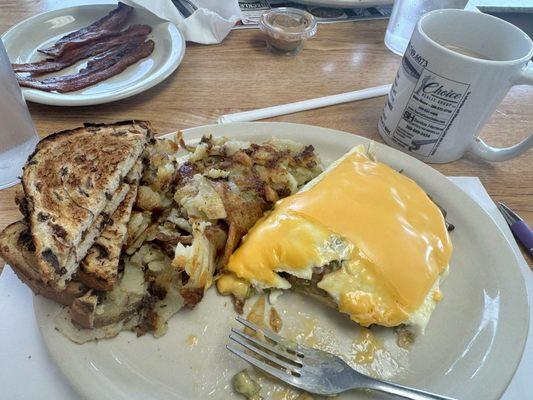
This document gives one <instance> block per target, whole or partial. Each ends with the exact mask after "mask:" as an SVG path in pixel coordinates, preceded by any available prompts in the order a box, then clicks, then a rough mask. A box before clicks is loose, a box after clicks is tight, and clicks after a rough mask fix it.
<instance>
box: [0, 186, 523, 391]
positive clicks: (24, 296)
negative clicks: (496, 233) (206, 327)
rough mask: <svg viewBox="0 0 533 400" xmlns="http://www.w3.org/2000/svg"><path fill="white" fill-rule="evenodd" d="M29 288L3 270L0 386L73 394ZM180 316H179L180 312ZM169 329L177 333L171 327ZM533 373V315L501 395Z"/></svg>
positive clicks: (483, 201)
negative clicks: (53, 356) (45, 337)
mask: <svg viewBox="0 0 533 400" xmlns="http://www.w3.org/2000/svg"><path fill="white" fill-rule="evenodd" d="M450 179H451V180H452V181H453V182H454V183H455V184H457V185H458V186H459V187H460V188H461V189H463V190H464V191H465V192H466V193H467V194H468V195H470V196H471V197H472V198H473V199H474V200H476V202H478V203H479V205H480V206H481V207H483V208H484V209H485V210H486V211H487V212H488V213H489V215H490V216H491V217H492V218H493V219H494V222H496V224H498V226H499V227H500V228H501V229H502V231H503V232H504V233H505V235H506V236H507V238H508V239H509V240H510V242H511V246H512V247H513V250H514V251H515V254H516V255H517V257H518V259H519V261H520V268H521V270H522V273H523V274H524V277H525V279H526V285H527V288H528V296H529V299H530V304H533V295H532V293H533V273H532V272H531V271H530V269H529V267H528V265H527V263H526V261H525V260H524V258H523V257H522V254H521V253H520V251H519V249H518V246H517V244H516V242H515V241H514V239H513V236H512V234H511V231H510V230H509V228H508V227H507V224H506V223H505V221H504V219H503V217H502V216H501V214H500V213H499V212H498V210H497V208H496V205H495V204H494V202H493V201H492V200H491V198H490V197H489V195H488V194H487V192H486V191H485V188H484V187H483V185H482V184H481V182H480V181H479V179H478V178H472V177H451V178H450ZM32 300H33V299H32V294H31V291H30V289H28V288H27V287H26V286H25V285H23V284H22V283H20V281H19V280H18V279H17V277H16V276H15V274H14V273H13V272H12V271H11V268H9V267H6V268H5V270H4V272H3V273H2V275H1V276H0V321H2V323H1V324H0V388H1V394H0V398H2V399H4V398H5V399H16V400H26V399H27V400H34V399H54V400H74V399H81V397H80V396H79V395H78V394H77V393H76V392H74V390H73V389H72V388H71V386H70V384H69V383H68V381H67V380H66V379H65V378H64V377H63V375H62V374H61V372H60V371H59V369H58V367H56V365H55V363H54V361H53V360H52V359H51V357H50V354H49V353H48V351H47V349H46V347H45V345H44V343H43V340H42V338H41V335H40V333H39V328H38V327H37V323H36V321H35V317H34V312H33V303H32ZM175 318H179V315H177V316H176V317H175ZM169 334H172V333H171V332H169ZM532 376H533V319H532V318H531V316H530V321H529V337H528V341H527V343H526V348H525V349H524V355H523V357H522V361H521V362H520V366H519V367H518V370H517V372H516V374H515V376H514V378H513V380H512V381H511V384H510V385H509V387H508V388H507V390H506V391H505V394H504V395H503V397H502V400H524V399H527V398H530V396H531V377H532Z"/></svg>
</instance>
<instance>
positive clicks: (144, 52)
mask: <svg viewBox="0 0 533 400" xmlns="http://www.w3.org/2000/svg"><path fill="white" fill-rule="evenodd" d="M153 50H154V42H153V41H151V40H148V41H147V42H144V43H143V39H140V40H139V39H137V40H131V41H129V42H128V43H124V44H122V45H119V46H117V47H114V48H112V49H110V50H108V51H106V52H104V53H102V54H99V55H97V56H95V57H94V58H92V59H91V60H90V61H89V62H88V63H87V67H85V68H83V69H82V70H80V71H79V72H78V73H76V74H72V75H65V76H55V77H52V78H45V79H42V80H38V79H34V78H29V77H27V78H23V77H20V76H18V77H17V79H18V82H19V84H20V86H25V87H29V88H34V89H39V90H45V91H48V92H51V91H54V90H55V91H58V92H60V93H65V92H73V91H75V90H80V89H83V88H86V87H87V86H91V85H94V84H95V83H98V82H101V81H103V80H106V79H108V78H110V77H112V76H114V75H117V74H119V73H121V72H122V71H124V70H125V69H126V68H127V67H129V66H130V65H132V64H135V63H136V62H137V61H139V60H141V59H143V58H145V57H148V56H149V55H150V54H151V53H152V51H153Z"/></svg>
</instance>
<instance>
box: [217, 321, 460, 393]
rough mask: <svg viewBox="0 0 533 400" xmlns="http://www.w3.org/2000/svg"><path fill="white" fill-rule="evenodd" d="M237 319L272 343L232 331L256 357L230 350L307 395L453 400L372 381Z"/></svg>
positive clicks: (318, 353) (329, 357) (336, 361)
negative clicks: (370, 393) (357, 392)
mask: <svg viewBox="0 0 533 400" xmlns="http://www.w3.org/2000/svg"><path fill="white" fill-rule="evenodd" d="M236 319H237V321H238V322H240V323H241V324H243V325H244V326H246V327H247V328H250V329H252V330H253V331H255V332H260V334H261V333H262V334H263V335H264V336H265V338H267V339H268V340H269V341H266V340H265V341H262V340H259V339H257V338H255V337H253V336H250V335H248V334H246V333H245V332H243V331H240V330H238V329H234V328H232V329H231V332H232V333H231V334H230V336H229V338H230V339H231V340H233V341H234V342H236V343H238V344H240V345H241V346H243V347H244V348H246V349H248V350H249V351H250V352H251V353H253V354H254V355H251V354H250V353H248V352H245V351H243V350H242V349H241V348H239V347H237V346H235V345H233V344H229V345H227V346H226V347H227V349H228V350H229V351H231V352H232V353H233V354H235V355H237V356H239V357H241V358H242V359H243V360H245V361H248V362H249V363H250V364H252V365H254V366H256V367H257V368H259V369H260V370H262V371H264V372H266V373H268V374H270V375H272V376H274V377H276V378H278V379H280V380H282V381H283V382H286V383H288V384H289V385H292V386H295V387H297V388H299V389H302V390H305V391H306V392H310V393H315V394H319V395H324V396H331V395H335V394H338V393H342V392H345V391H347V390H350V389H371V390H377V391H379V392H384V393H389V394H393V395H396V396H400V397H403V398H406V399H413V400H453V399H452V398H450V397H445V396H439V395H437V394H433V393H429V392H425V391H423V390H418V389H413V388H409V387H406V386H402V385H397V384H395V383H391V382H386V381H382V380H379V379H375V378H371V377H369V376H366V375H363V374H361V373H360V372H357V371H356V370H354V369H353V368H351V367H350V366H349V365H348V364H346V363H345V362H344V361H343V360H342V359H341V358H339V357H337V356H335V355H333V354H330V353H327V352H325V351H322V350H317V349H314V348H311V347H307V346H303V345H301V344H298V343H295V342H292V341H289V340H287V339H285V338H283V337H281V336H279V335H277V334H275V333H274V332H271V331H269V330H267V329H263V328H261V327H259V326H257V325H255V324H254V323H252V322H250V321H247V320H245V319H243V318H241V317H237V318H236Z"/></svg>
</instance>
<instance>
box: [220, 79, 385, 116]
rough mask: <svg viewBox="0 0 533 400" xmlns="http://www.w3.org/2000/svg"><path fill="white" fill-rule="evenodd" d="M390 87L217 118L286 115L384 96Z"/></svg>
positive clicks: (362, 90) (378, 87) (372, 88)
mask: <svg viewBox="0 0 533 400" xmlns="http://www.w3.org/2000/svg"><path fill="white" fill-rule="evenodd" d="M390 88H391V85H383V86H375V87H371V88H367V89H361V90H356V91H354V92H347V93H339V94H334V95H331V96H325V97H319V98H316V99H309V100H303V101H297V102H296V103H289V104H281V105H279V106H273V107H267V108H260V109H258V110H250V111H243V112H238V113H235V114H226V115H222V116H221V117H220V118H219V119H218V123H219V124H226V123H228V122H245V121H255V120H258V119H265V118H271V117H276V116H278V115H286V114H292V113H296V112H300V111H306V110H313V109H315V108H321V107H327V106H332V105H334V104H342V103H349V102H351V101H356V100H364V99H370V98H372V97H379V96H385V95H386V94H388V93H389V90H390Z"/></svg>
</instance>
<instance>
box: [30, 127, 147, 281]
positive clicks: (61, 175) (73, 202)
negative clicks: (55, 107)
mask: <svg viewBox="0 0 533 400" xmlns="http://www.w3.org/2000/svg"><path fill="white" fill-rule="evenodd" d="M151 138H152V131H151V128H150V125H149V124H148V123H147V122H142V121H140V122H135V121H128V122H118V123H115V124H110V125H103V124H102V125H89V124H86V125H85V126H84V127H81V128H77V129H73V130H69V131H62V132H58V133H55V134H52V135H50V136H48V137H46V138H45V139H43V140H42V141H41V142H40V143H39V144H38V145H37V148H36V150H35V152H34V153H33V154H32V155H31V156H30V157H29V159H28V162H27V164H26V166H25V167H24V171H23V176H22V185H23V188H24V194H25V198H26V200H27V213H28V220H29V223H30V230H31V233H32V236H33V242H34V244H35V250H36V254H37V255H38V257H37V265H38V266H39V269H40V270H41V273H42V279H43V281H44V282H45V283H49V284H50V285H52V286H57V287H58V288H62V287H64V286H65V283H66V282H67V281H68V279H69V278H70V276H71V275H72V274H73V273H74V272H75V270H76V267H77V263H78V262H79V260H81V258H83V257H81V258H80V254H83V256H84V255H85V254H84V251H83V250H85V253H86V251H87V250H88V249H89V248H90V247H91V246H92V244H93V243H94V239H95V238H96V237H97V236H98V235H90V234H89V235H88V234H87V232H88V231H90V228H91V227H92V226H94V222H95V220H96V219H97V218H98V216H99V215H100V214H101V213H102V211H103V210H104V208H105V207H106V205H107V204H108V202H109V201H110V199H111V198H112V197H113V194H114V193H115V191H116V190H117V188H118V187H119V185H120V184H121V181H122V180H123V178H124V177H125V176H126V175H127V174H128V172H129V171H130V170H131V168H132V167H133V166H134V164H135V163H136V161H137V160H138V158H139V156H140V155H141V154H142V152H143V150H144V148H145V147H146V145H147V143H148V142H149V141H150V140H151ZM82 243H83V246H80V245H81V244H82Z"/></svg>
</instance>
